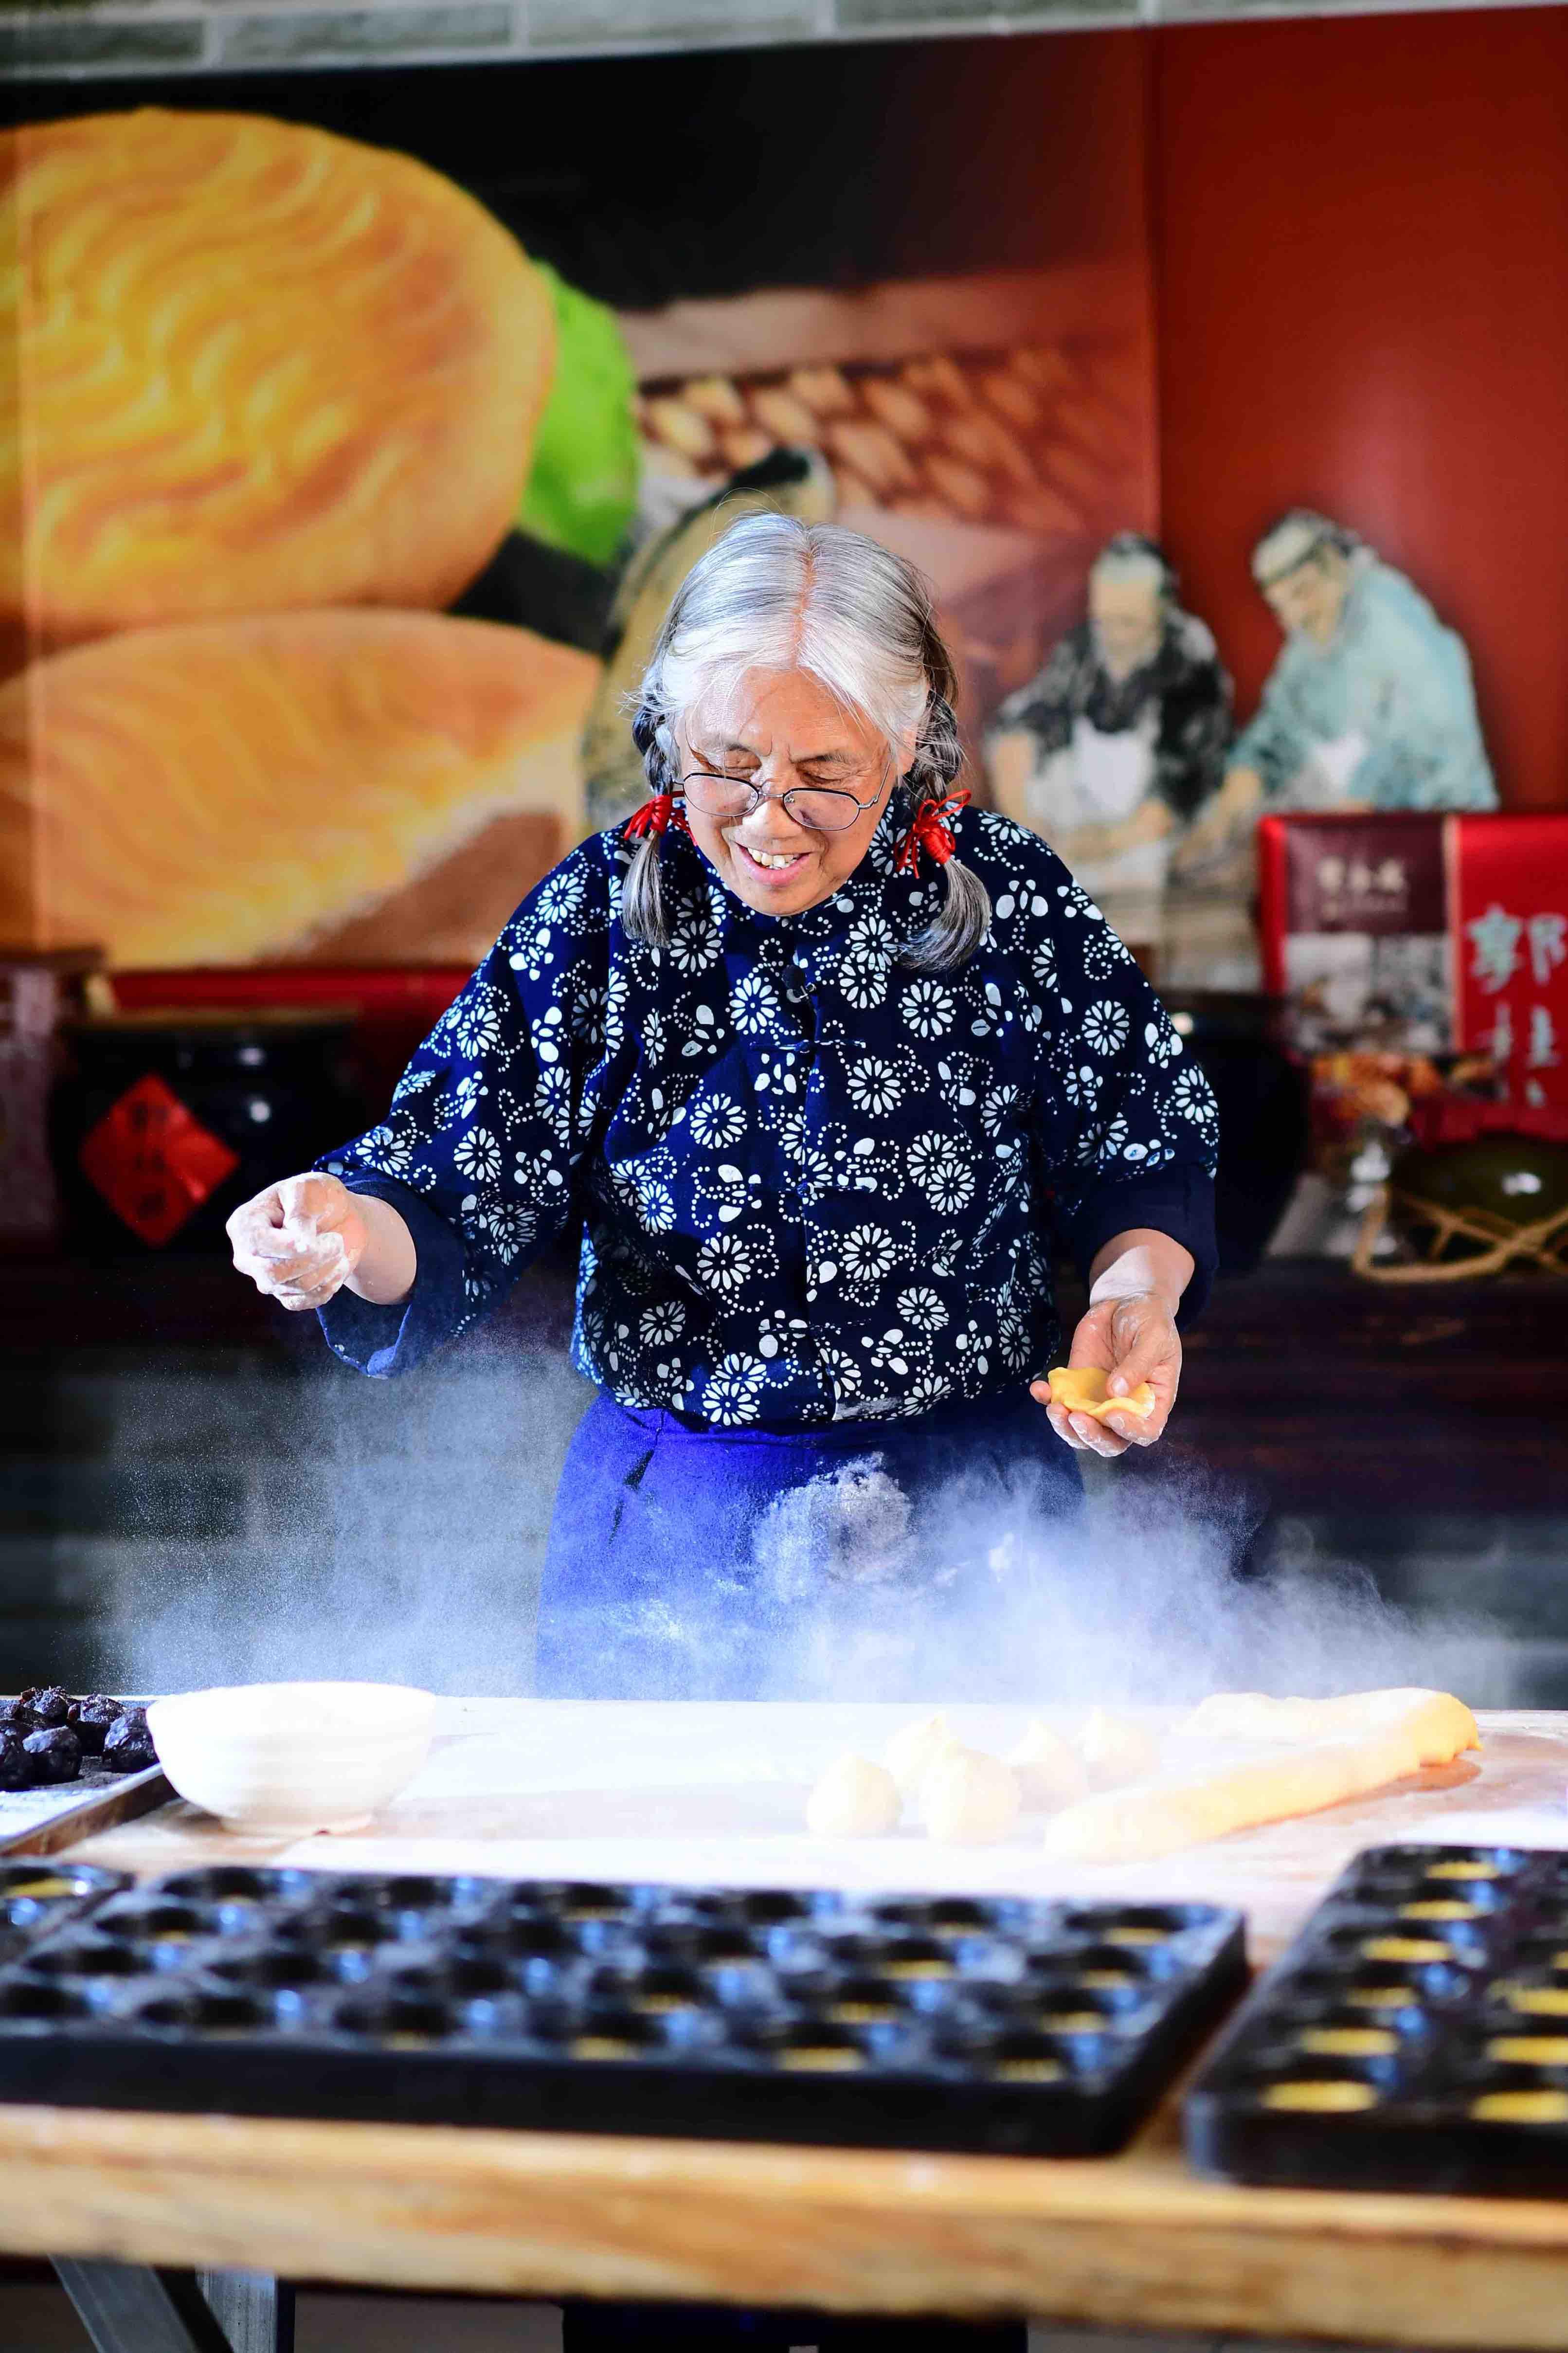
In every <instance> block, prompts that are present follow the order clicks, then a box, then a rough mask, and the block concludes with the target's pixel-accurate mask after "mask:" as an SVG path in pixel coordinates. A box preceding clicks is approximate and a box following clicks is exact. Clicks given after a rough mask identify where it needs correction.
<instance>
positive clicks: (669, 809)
mask: <svg viewBox="0 0 1568 2353" xmlns="http://www.w3.org/2000/svg"><path fill="white" fill-rule="evenodd" d="M671 826H674V828H675V829H676V831H677V832H678V833H685V832H686V831H688V829H689V828H688V827H687V823H686V811H685V810H684V809H682V808H677V807H676V805H675V795H674V794H673V793H655V795H654V797H653V798H652V800H650V801H644V803H643V805H642V807H641V808H640V809H638V810H637V811H636V813H635V814H634V815H633V816H631V817H629V818H627V819H626V823H625V825H623V826H622V828H621V831H622V833H623V834H624V835H625V836H626V839H627V840H628V841H636V840H637V837H638V836H639V834H644V833H667V832H668V829H669V828H670V827H671Z"/></svg>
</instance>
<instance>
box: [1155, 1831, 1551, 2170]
mask: <svg viewBox="0 0 1568 2353" xmlns="http://www.w3.org/2000/svg"><path fill="white" fill-rule="evenodd" d="M1184 2132H1185V2139H1186V2147H1187V2154H1188V2156H1189V2157H1190V2158H1191V2159H1192V2161H1193V2163H1194V2165H1195V2166H1196V2167H1197V2168H1198V2169H1199V2171H1200V2172H1203V2173H1207V2174H1213V2175H1217V2176H1220V2177H1221V2178H1223V2179H1226V2180H1231V2181H1247V2182H1254V2183H1258V2184H1264V2185H1286V2184H1295V2185H1298V2186H1303V2187H1309V2188H1312V2187H1316V2188H1322V2189H1430V2190H1442V2191H1446V2192H1449V2193H1452V2192H1456V2191H1458V2192H1461V2193H1471V2194H1475V2195H1478V2196H1483V2197H1489V2196H1494V2195H1500V2194H1508V2195H1513V2196H1520V2197H1531V2198H1561V2197H1564V2196H1568V1853H1563V1852H1556V1851H1547V1852H1538V1851H1534V1850H1531V1849H1527V1848H1521V1847H1510V1846H1484V1845H1483V1846H1386V1847H1372V1848H1369V1849H1367V1850H1366V1851H1365V1852H1363V1853H1362V1854H1359V1855H1357V1856H1356V1857H1355V1859H1354V1861H1353V1862H1352V1863H1351V1864H1350V1865H1349V1866H1348V1868H1347V1869H1346V1871H1345V1872H1344V1873H1343V1874H1342V1877H1341V1878H1340V1879H1339V1881H1338V1882H1337V1883H1335V1885H1334V1886H1333V1888H1332V1889H1331V1891H1330V1893H1329V1894H1328V1895H1327V1896H1326V1897H1325V1899H1324V1900H1323V1902H1322V1903H1321V1905H1319V1907H1318V1909H1317V1910H1316V1911H1315V1912H1314V1913H1313V1915H1312V1916H1311V1918H1310V1920H1309V1921H1308V1922H1307V1924H1306V1926H1305V1927H1304V1928H1303V1929H1302V1930H1301V1932H1300V1935H1299V1936H1297V1938H1296V1940H1295V1942H1294V1943H1293V1944H1292V1945H1291V1946H1290V1947H1289V1950H1288V1951H1287V1952H1286V1954H1285V1956H1284V1957H1283V1958H1282V1959H1281V1960H1280V1961H1279V1964H1278V1966H1277V1967H1276V1968H1274V1969H1272V1970H1271V1971H1270V1972H1269V1974H1268V1976H1267V1977H1266V1978H1263V1979H1262V1980H1261V1981H1260V1983H1259V1984H1258V1987H1257V1989H1255V1991H1254V1992H1253V1994H1252V1995H1251V1997H1250V1998H1249V1999H1248V2000H1247V2002H1246V2003H1245V2004H1244V2005H1243V2007H1242V2008H1241V2010H1239V2011H1238V2012H1237V2016H1236V2018H1235V2019H1234V2021H1232V2023H1231V2025H1230V2026H1229V2028H1228V2029H1227V2030H1226V2033H1225V2035H1224V2036H1223V2038H1222V2039H1221V2042H1220V2043H1219V2044H1218V2046H1217V2048H1216V2049H1215V2052H1214V2054H1213V2056H1212V2057H1211V2058H1210V2060H1209V2061H1208V2063H1206V2065H1205V2068H1204V2070H1203V2073H1202V2074H1201V2075H1200V2076H1199V2077H1198V2079H1197V2081H1196V2083H1195V2084H1194V2086H1193V2089H1192V2091H1191V2092H1190V2093H1189V2094H1188V2096H1187V2099H1186V2102H1185V2106H1184Z"/></svg>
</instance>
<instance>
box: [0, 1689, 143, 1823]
mask: <svg viewBox="0 0 1568 2353" xmlns="http://www.w3.org/2000/svg"><path fill="white" fill-rule="evenodd" d="M4 1696H5V1698H7V1699H15V1697H16V1694H15V1692H7V1693H5V1694H4ZM78 1696H79V1694H78ZM126 1704H132V1703H126ZM134 1704H137V1705H140V1704H142V1703H141V1702H137V1703H134ZM173 1796H174V1790H173V1788H171V1787H170V1785H169V1783H168V1781H167V1780H166V1779H165V1778H164V1774H163V1767H162V1766H161V1765H148V1766H144V1767H142V1771H141V1772H140V1773H111V1772H110V1770H109V1768H108V1767H107V1766H106V1765H104V1764H103V1762H102V1760H101V1759H100V1758H99V1757H92V1756H90V1755H89V1756H88V1757H84V1758H83V1760H82V1769H81V1772H80V1774H79V1776H78V1778H76V1780H74V1781H57V1782H55V1783H53V1784H50V1785H46V1786H45V1787H43V1788H37V1789H0V1855H5V1854H58V1852H59V1851H60V1849H61V1847H66V1846H74V1845H75V1844H76V1842H77V1841H78V1840H79V1839H84V1838H91V1837H92V1836H94V1835H95V1833H96V1832H97V1831H110V1830H113V1829H114V1828H115V1826H116V1825H117V1824H118V1823H120V1822H132V1821H135V1820H136V1819H137V1818H138V1816H139V1815H142V1814H150V1813H151V1812H152V1811H153V1808H154V1807H155V1806H161V1805H163V1804H164V1803H165V1802H166V1801H167V1800H168V1799H171V1798H173Z"/></svg>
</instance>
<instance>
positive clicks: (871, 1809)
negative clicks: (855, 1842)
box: [805, 1754, 900, 1838]
mask: <svg viewBox="0 0 1568 2353" xmlns="http://www.w3.org/2000/svg"><path fill="white" fill-rule="evenodd" d="M899 1813H900V1797H899V1785H898V1783H897V1782H896V1781H895V1780H894V1778H893V1777H892V1775H891V1774H890V1773H889V1770H888V1768H887V1767H886V1766H885V1765H873V1764H872V1762H871V1760H870V1758H869V1757H856V1756H854V1755H853V1754H849V1755H846V1756H843V1757H835V1758H834V1760H833V1762H832V1764H831V1765H830V1766H829V1767H827V1770H826V1773H824V1774H823V1775H822V1777H821V1778H820V1779H819V1780H818V1781H817V1784H816V1788H814V1789H813V1790H812V1793H811V1795H810V1797H809V1798H808V1799H806V1803H805V1827H806V1829H807V1830H808V1831H811V1833H812V1835H813V1836H814V1837H816V1838H882V1837H884V1836H885V1835H886V1833H887V1832H888V1831H890V1830H893V1829H896V1828H897V1825H898V1820H899Z"/></svg>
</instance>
